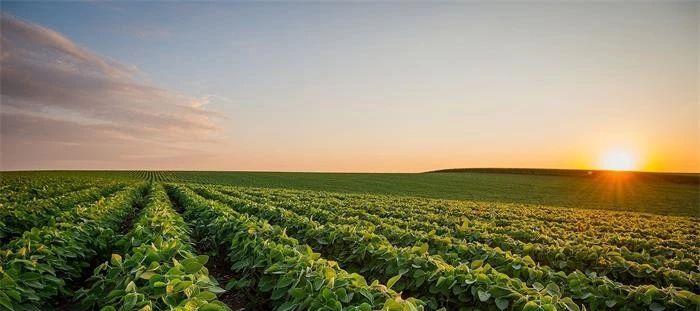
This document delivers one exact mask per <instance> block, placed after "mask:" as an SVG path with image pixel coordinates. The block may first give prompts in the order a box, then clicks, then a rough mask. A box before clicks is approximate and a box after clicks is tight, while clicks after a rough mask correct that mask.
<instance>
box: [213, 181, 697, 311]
mask: <svg viewBox="0 0 700 311" xmlns="http://www.w3.org/2000/svg"><path fill="white" fill-rule="evenodd" d="M204 192H206V193H207V194H208V195H209V196H211V197H216V198H217V199H219V200H221V201H225V202H228V203H230V204H236V202H240V201H236V200H235V199H232V198H228V197H226V196H225V195H222V194H218V193H217V192H215V191H212V190H204ZM231 195H233V196H238V197H239V198H240V199H243V200H245V199H256V198H255V197H249V196H247V195H245V194H242V193H235V192H234V193H231ZM258 202H259V201H258ZM277 206H279V207H282V208H285V209H288V210H291V211H293V212H296V213H298V214H303V215H305V216H309V217H311V218H313V219H314V220H316V221H318V222H321V223H327V224H332V223H334V222H336V220H338V219H342V222H343V223H344V224H352V225H357V226H358V227H363V228H365V230H367V229H369V228H375V229H374V230H375V232H377V233H379V234H382V235H383V236H385V237H387V239H388V240H389V241H390V242H392V243H395V245H403V246H408V245H420V243H426V244H427V245H428V246H429V252H431V253H435V254H440V255H441V256H442V257H443V258H445V259H446V260H447V261H448V262H450V263H451V264H459V263H462V262H464V263H466V264H468V265H470V266H472V267H477V266H483V265H486V264H488V265H490V266H492V267H494V268H495V269H496V270H498V271H500V272H503V273H506V274H508V275H510V276H514V277H518V278H521V279H524V280H526V281H527V282H528V284H534V285H535V286H537V287H544V285H542V284H550V283H553V284H557V286H558V287H559V288H560V290H561V292H562V294H563V295H566V296H569V297H572V298H574V300H575V301H576V302H579V303H582V304H584V305H588V306H589V307H591V306H602V305H605V306H607V307H609V308H612V307H615V306H616V305H617V306H618V308H620V307H623V306H625V307H630V308H631V307H634V308H639V309H646V308H648V307H651V306H654V307H661V306H663V307H664V308H669V309H674V308H675V309H678V308H685V307H687V306H689V305H691V304H692V299H693V294H692V293H691V292H687V291H679V290H673V289H658V288H655V287H653V286H642V287H633V286H626V285H622V284H619V283H614V282H612V281H610V280H609V279H607V278H604V277H603V278H601V277H595V276H587V275H585V274H583V273H580V272H573V273H571V274H568V275H567V274H563V273H561V272H556V271H553V270H552V269H550V268H548V267H540V266H537V265H534V263H533V262H532V260H531V259H529V258H527V257H525V258H523V257H520V256H518V255H517V254H512V253H509V252H504V251H502V250H500V249H497V248H496V249H493V248H489V247H488V246H486V245H479V244H474V243H462V242H461V241H459V240H456V239H446V238H444V237H436V236H434V235H430V234H426V233H425V232H421V231H412V230H405V229H402V228H400V227H399V226H397V224H388V222H387V219H385V218H379V217H377V216H374V215H371V214H367V213H363V212H362V211H359V210H354V209H347V208H342V207H338V206H324V208H319V207H318V206H315V205H314V204H313V202H310V201H309V200H298V201H294V200H291V199H287V200H286V201H282V202H277ZM398 225H402V224H398ZM695 298H697V297H695ZM664 305H667V306H664Z"/></svg>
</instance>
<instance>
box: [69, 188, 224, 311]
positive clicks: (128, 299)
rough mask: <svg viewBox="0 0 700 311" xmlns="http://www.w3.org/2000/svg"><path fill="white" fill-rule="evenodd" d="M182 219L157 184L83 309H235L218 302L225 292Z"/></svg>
mask: <svg viewBox="0 0 700 311" xmlns="http://www.w3.org/2000/svg"><path fill="white" fill-rule="evenodd" d="M189 239H190V233H189V228H188V227H187V224H185V222H184V220H183V219H182V217H181V216H180V215H179V214H178V213H177V212H175V210H174V209H173V207H172V205H171V204H170V200H169V199H168V196H167V194H166V193H165V191H164V189H163V187H162V185H160V184H152V185H151V187H150V193H149V196H148V202H147V204H146V206H145V208H144V209H143V210H142V212H141V214H140V216H139V218H138V220H137V221H136V222H135V223H134V225H133V228H132V229H131V231H129V233H128V234H126V235H125V236H124V237H123V238H121V239H120V240H119V241H118V242H117V243H116V246H117V248H119V249H120V251H121V254H124V255H121V254H119V253H114V254H112V257H111V260H110V261H109V262H105V263H103V264H101V265H100V266H98V267H97V268H96V269H95V270H94V274H93V276H92V277H91V278H90V279H88V280H87V283H89V284H90V286H89V287H88V288H85V289H82V290H81V291H80V292H79V294H78V295H77V299H78V300H80V306H81V307H82V308H84V309H95V308H97V309H100V310H123V311H126V310H174V309H182V310H203V311H204V310H207V311H216V310H230V309H229V308H228V307H227V306H226V305H225V304H223V303H222V302H220V301H218V300H217V294H218V293H222V292H224V290H223V289H222V288H221V287H219V286H218V284H217V282H216V280H215V279H214V278H212V277H211V276H209V273H208V271H207V269H206V268H205V267H204V264H206V262H207V260H208V257H207V256H204V255H199V256H198V255H197V254H196V252H195V251H194V248H193V246H192V244H191V243H190V240H189Z"/></svg>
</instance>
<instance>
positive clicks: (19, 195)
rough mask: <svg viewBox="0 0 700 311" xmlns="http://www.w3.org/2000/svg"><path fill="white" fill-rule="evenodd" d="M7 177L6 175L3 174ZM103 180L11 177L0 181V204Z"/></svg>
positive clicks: (56, 193) (42, 197)
mask: <svg viewBox="0 0 700 311" xmlns="http://www.w3.org/2000/svg"><path fill="white" fill-rule="evenodd" d="M3 177H7V176H3ZM101 182H106V181H105V180H100V181H95V180H90V179H87V178H57V177H11V178H4V179H3V180H2V181H0V206H2V205H5V204H7V203H24V202H31V201H33V200H40V199H48V198H51V197H56V196H61V195H64V194H65V193H67V192H71V191H77V190H82V189H86V188H89V187H92V186H95V185H96V184H98V183H101Z"/></svg>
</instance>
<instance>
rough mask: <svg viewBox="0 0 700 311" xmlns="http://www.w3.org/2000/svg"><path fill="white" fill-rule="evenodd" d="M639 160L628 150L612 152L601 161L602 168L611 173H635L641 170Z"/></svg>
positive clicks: (603, 156)
mask: <svg viewBox="0 0 700 311" xmlns="http://www.w3.org/2000/svg"><path fill="white" fill-rule="evenodd" d="M638 162H639V158H638V156H637V155H635V154H634V153H632V152H630V151H627V150H612V151H608V152H606V153H604V154H603V155H602V156H601V159H600V164H599V165H600V168H601V169H604V170H611V171H633V170H638V169H639V163H638Z"/></svg>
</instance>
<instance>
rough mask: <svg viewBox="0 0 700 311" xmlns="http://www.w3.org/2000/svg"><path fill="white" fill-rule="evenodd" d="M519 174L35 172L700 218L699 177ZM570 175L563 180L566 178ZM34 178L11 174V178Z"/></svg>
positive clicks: (497, 172)
mask: <svg viewBox="0 0 700 311" xmlns="http://www.w3.org/2000/svg"><path fill="white" fill-rule="evenodd" d="M518 172H520V171H518V170H487V171H485V172H460V173H422V174H369V173H278V172H145V171H141V172H129V171H110V172H96V171H91V172H78V173H76V172H34V173H29V174H39V175H45V174H48V175H58V176H71V175H76V174H77V175H84V174H88V175H89V176H99V177H106V178H115V177H116V178H144V179H151V180H158V181H185V182H199V183H212V184H225V185H234V186H245V187H268V188H288V189H300V190H322V191H334V192H350V193H376V194H389V195H401V196H417V197H424V198H437V199H455V200H472V201H483V202H498V203H517V204H536V205H549V206H560V207H574V208H586V209H605V210H618V211H634V212H645V213H653V214H660V215H686V216H700V182H699V181H700V177H699V176H698V175H692V174H690V175H684V176H683V177H684V178H682V179H680V180H677V179H673V178H664V177H668V176H671V177H673V176H676V175H675V174H655V175H654V176H652V177H651V178H650V177H649V176H645V175H643V174H640V173H637V174H633V173H609V174H605V173H604V172H597V174H594V175H592V176H589V175H587V174H581V171H555V173H557V174H552V172H551V171H550V172H548V171H543V170H535V171H529V173H527V174H523V173H518ZM562 172H563V174H562ZM16 174H20V175H21V174H24V175H26V174H27V173H4V175H5V176H8V177H10V176H13V175H16Z"/></svg>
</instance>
